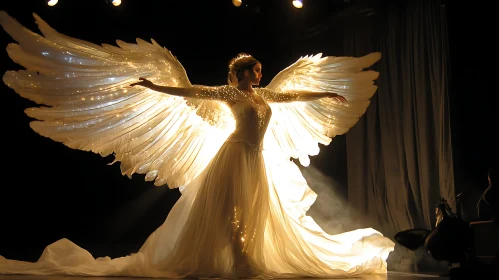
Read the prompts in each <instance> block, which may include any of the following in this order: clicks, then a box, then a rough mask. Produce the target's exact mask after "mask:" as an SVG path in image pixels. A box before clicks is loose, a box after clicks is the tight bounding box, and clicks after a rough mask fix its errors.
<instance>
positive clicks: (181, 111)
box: [0, 11, 234, 188]
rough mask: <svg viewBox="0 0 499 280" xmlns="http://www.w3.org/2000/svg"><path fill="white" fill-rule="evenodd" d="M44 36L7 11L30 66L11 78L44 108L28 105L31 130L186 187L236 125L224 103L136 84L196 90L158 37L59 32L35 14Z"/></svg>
mask: <svg viewBox="0 0 499 280" xmlns="http://www.w3.org/2000/svg"><path fill="white" fill-rule="evenodd" d="M34 17H35V20H36V23H37V25H38V27H39V29H40V31H41V33H42V35H43V36H41V35H39V34H36V33H34V32H32V31H30V30H28V29H26V28H25V27H23V26H22V25H21V24H19V23H18V22H17V21H16V20H15V19H13V18H11V17H10V16H9V15H8V14H7V13H5V12H4V11H0V24H1V25H2V27H3V28H4V30H5V31H6V32H7V33H8V34H9V35H11V37H12V38H13V39H14V40H15V41H16V42H17V43H10V44H9V45H8V46H7V53H8V54H9V57H10V58H11V59H12V60H13V61H14V62H16V63H18V64H19V65H21V66H23V67H24V68H26V69H25V70H19V71H7V72H6V73H5V74H4V76H3V81H4V82H5V84H7V85H8V86H9V87H11V88H12V89H14V90H15V92H16V93H18V94H19V95H21V96H22V97H24V98H27V99H30V100H32V101H34V102H36V103H37V104H40V106H39V107H33V108H28V109H26V111H25V112H26V114H27V115H28V116H30V117H32V118H34V119H36V120H35V121H32V122H31V123H30V126H31V128H32V129H33V130H34V131H36V132H37V133H39V134H40V135H42V136H45V137H48V138H51V139H53V140H55V141H58V142H62V143H64V144H65V145H67V146H68V147H71V148H74V149H79V150H84V151H91V152H94V153H97V154H100V155H102V156H107V155H111V154H113V155H114V156H115V161H114V162H118V161H119V162H120V167H121V171H122V173H123V174H124V175H127V176H132V174H134V173H139V174H145V179H146V180H148V181H154V184H155V185H158V186H159V185H164V184H167V185H168V186H169V187H170V188H175V187H180V186H185V185H186V184H188V183H189V182H190V181H191V180H192V179H193V178H195V177H196V176H197V175H198V174H199V173H200V172H201V171H202V170H203V169H204V167H205V166H206V165H207V164H208V162H209V161H210V160H211V158H212V157H213V156H214V154H215V153H216V151H217V150H218V148H219V147H220V146H221V145H222V143H223V141H224V140H225V139H226V138H227V136H228V135H229V134H230V132H231V129H233V125H234V123H233V120H232V116H231V113H230V111H228V109H227V107H226V106H223V105H224V104H222V103H221V102H219V101H208V102H204V101H199V100H193V99H190V98H182V97H176V96H171V95H167V94H162V93H158V92H154V91H151V90H149V89H146V88H143V87H129V85H130V84H131V83H133V82H136V81H137V80H138V78H139V77H147V78H149V79H150V80H152V81H154V82H156V83H157V84H161V85H165V86H175V87H191V86H192V84H191V83H190V81H189V79H188V77H187V74H186V72H185V69H184V68H183V66H182V65H181V64H180V62H179V61H178V60H177V58H176V57H175V56H173V54H172V53H171V52H170V51H169V50H168V49H166V48H164V47H161V46H160V45H159V44H158V43H157V42H156V41H155V40H153V39H152V40H151V42H147V41H144V40H142V39H136V43H127V42H124V41H121V40H117V41H116V45H117V46H113V45H109V44H102V45H97V44H93V43H91V42H87V41H84V40H80V39H77V38H72V37H69V36H66V35H64V34H60V33H58V32H57V31H56V30H54V29H53V28H51V27H50V26H49V25H48V24H47V23H46V22H45V21H43V20H42V19H41V18H40V17H39V16H37V15H36V14H34Z"/></svg>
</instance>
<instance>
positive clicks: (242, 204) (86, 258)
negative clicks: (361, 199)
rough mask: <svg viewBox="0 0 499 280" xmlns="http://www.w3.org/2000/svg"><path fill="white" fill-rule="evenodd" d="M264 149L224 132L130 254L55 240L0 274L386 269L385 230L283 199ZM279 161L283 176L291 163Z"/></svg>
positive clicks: (7, 263)
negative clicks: (331, 228) (346, 222)
mask: <svg viewBox="0 0 499 280" xmlns="http://www.w3.org/2000/svg"><path fill="white" fill-rule="evenodd" d="M263 152H264V151H262V149H261V148H259V147H256V146H255V145H252V144H250V143H247V142H245V141H233V140H232V141H231V140H228V141H226V142H225V143H224V144H223V145H222V147H221V148H220V150H219V151H218V153H217V154H216V155H215V157H214V158H213V159H212V160H211V162H210V163H209V164H208V166H207V168H206V169H205V170H204V171H203V172H202V173H201V174H200V175H199V176H198V177H197V178H196V179H194V180H193V181H192V182H191V183H190V184H189V185H188V186H186V187H185V188H184V189H183V191H182V195H181V197H180V198H179V200H178V201H177V202H176V204H175V205H174V207H173V208H172V209H171V211H170V213H169V214H168V216H167V218H166V220H165V222H164V223H163V224H162V225H161V226H160V227H159V228H157V229H156V230H155V231H154V232H153V233H152V234H151V235H150V236H149V237H148V238H147V240H146V241H145V243H144V244H143V245H142V247H141V249H140V250H139V251H138V252H137V253H134V254H131V255H128V256H124V257H119V258H114V259H111V258H109V257H102V258H97V259H96V258H94V257H93V256H92V255H91V254H90V252H88V251H87V250H85V249H83V248H81V247H79V246H78V245H76V244H74V243H73V242H71V241H70V240H68V239H60V240H58V241H56V242H54V243H53V244H50V245H49V246H47V247H46V248H45V250H44V251H43V253H42V255H41V257H40V258H39V260H38V261H37V262H34V263H32V262H25V261H17V260H9V259H5V258H3V257H0V273H2V274H5V273H7V274H36V275H53V274H62V275H85V276H141V277H166V278H180V277H182V278H183V277H187V278H195V277H203V278H206V277H213V278H241V277H244V278H246V277H261V278H296V277H321V278H323V277H335V276H338V277H348V276H355V275H360V274H378V273H381V274H382V273H386V261H385V260H386V258H387V257H388V254H389V253H390V252H391V251H393V249H394V243H393V242H392V241H391V240H390V239H388V238H386V237H384V236H383V235H382V234H381V233H380V232H378V231H376V230H374V229H372V228H364V229H357V230H353V231H349V232H345V233H341V234H335V235H330V234H327V233H326V232H324V231H323V230H322V229H321V228H320V226H319V225H317V224H316V223H315V222H314V221H313V219H312V218H311V217H308V216H306V215H299V214H297V213H299V212H302V213H303V212H304V211H303V209H298V208H300V207H301V208H304V207H305V208H306V206H303V205H298V206H297V205H294V204H293V203H290V202H289V200H288V199H287V198H286V192H287V191H291V190H292V189H293V186H292V182H282V183H281V184H278V183H276V180H275V178H277V177H278V176H276V175H275V174H274V175H272V176H270V177H269V173H272V172H276V170H273V169H271V168H268V169H267V168H266V164H265V162H264V154H263ZM282 164H283V166H286V165H285V164H286V163H282ZM274 165H275V164H274ZM287 166H288V167H289V166H291V165H287ZM285 169H287V170H286V173H288V174H287V175H290V173H289V172H292V171H294V170H292V169H290V168H285ZM295 171H296V172H298V173H299V170H298V169H296V170H295ZM295 175H296V174H295ZM285 177H292V176H285ZM273 178H274V179H273ZM299 178H302V177H301V173H300V176H299ZM302 180H304V179H302ZM298 181H299V180H298ZM286 183H289V189H287V187H288V186H287V185H286ZM295 184H296V183H295ZM303 184H306V182H305V183H303ZM311 203H313V202H310V201H309V202H308V204H311ZM305 210H306V209H305Z"/></svg>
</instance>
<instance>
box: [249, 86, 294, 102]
mask: <svg viewBox="0 0 499 280" xmlns="http://www.w3.org/2000/svg"><path fill="white" fill-rule="evenodd" d="M256 90H257V93H258V94H259V95H260V96H262V97H263V98H264V99H265V100H266V101H267V102H292V101H300V100H301V99H300V94H299V93H297V92H280V91H275V90H271V89H267V88H258V89H256Z"/></svg>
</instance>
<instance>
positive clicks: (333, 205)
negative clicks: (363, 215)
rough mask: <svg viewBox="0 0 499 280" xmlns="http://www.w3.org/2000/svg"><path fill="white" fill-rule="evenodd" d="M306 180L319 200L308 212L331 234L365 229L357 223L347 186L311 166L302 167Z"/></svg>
mask: <svg viewBox="0 0 499 280" xmlns="http://www.w3.org/2000/svg"><path fill="white" fill-rule="evenodd" d="M300 168H301V171H302V174H303V177H304V178H305V180H307V183H308V185H309V186H310V188H311V189H312V190H313V191H314V192H315V193H317V195H318V196H317V200H316V201H315V203H314V204H313V205H312V207H311V208H310V210H309V211H308V212H307V215H308V216H311V217H312V218H313V219H314V220H315V221H316V222H317V224H319V225H320V226H321V227H322V229H323V230H324V231H325V232H327V233H329V234H338V233H342V232H346V231H351V230H354V229H358V228H365V225H362V224H361V223H360V221H356V219H355V212H354V210H353V209H352V208H351V207H350V206H349V203H348V201H347V186H345V185H344V184H342V183H340V182H339V180H335V179H334V178H332V177H330V176H327V175H325V174H324V173H322V172H321V171H319V170H318V169H317V168H316V167H314V166H312V165H310V166H308V167H306V168H304V167H301V166H300Z"/></svg>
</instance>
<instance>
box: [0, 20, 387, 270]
mask: <svg viewBox="0 0 499 280" xmlns="http://www.w3.org/2000/svg"><path fill="white" fill-rule="evenodd" d="M35 17H36V16H35ZM36 18H37V23H38V24H39V26H40V29H41V30H42V32H43V33H44V35H45V38H43V37H40V36H38V35H37V34H34V33H30V32H29V31H27V30H25V29H24V28H22V26H20V25H19V24H18V23H17V22H15V21H14V20H13V19H12V18H10V17H9V16H8V15H6V14H5V13H4V14H1V13H0V23H1V24H2V26H3V27H4V29H5V30H6V31H7V32H8V33H9V34H10V35H11V36H12V37H13V38H14V39H16V40H17V41H18V42H19V43H20V45H21V46H23V48H16V47H15V46H14V47H12V48H11V49H8V51H9V55H10V56H11V57H12V58H13V59H15V60H16V62H18V63H19V64H21V65H23V66H25V67H26V68H27V69H28V70H31V71H38V72H39V73H37V75H32V74H29V75H25V74H24V72H9V73H7V74H6V75H5V76H4V81H5V82H6V83H7V84H8V85H9V86H10V87H12V88H13V89H14V90H15V91H16V92H18V93H19V94H21V95H23V96H25V97H27V98H30V99H32V100H35V101H39V102H40V103H46V104H49V105H51V106H54V108H48V109H47V108H36V109H34V110H33V111H31V112H33V114H32V116H34V117H36V118H37V119H39V120H41V121H40V122H36V123H34V124H32V128H33V129H34V130H35V131H37V132H38V133H40V134H41V135H44V136H47V137H50V138H52V139H54V140H56V141H61V142H64V143H65V144H66V145H68V146H70V147H74V148H79V149H83V150H91V151H94V152H99V153H101V154H105V152H106V151H107V152H108V151H109V150H110V149H112V150H113V151H114V152H116V158H117V160H119V161H122V164H123V165H122V170H124V173H127V172H132V173H133V172H134V171H136V170H138V171H139V172H141V173H146V174H147V175H146V179H147V178H149V179H150V178H168V176H169V175H172V174H179V177H182V176H184V177H182V178H181V179H174V181H169V182H168V185H169V186H170V187H172V186H178V187H182V189H181V190H182V196H181V197H180V199H179V200H178V202H177V203H176V204H175V206H174V207H173V208H172V210H171V211H170V213H169V214H168V217H167V219H166V221H165V222H164V224H163V225H162V226H160V227H159V228H158V229H157V230H156V231H155V232H153V233H152V234H151V235H150V236H149V237H148V239H147V240H146V242H145V243H144V245H143V246H142V247H141V249H140V250H139V252H137V253H136V254H132V255H130V256H126V257H122V258H116V259H109V258H99V259H94V258H93V257H92V256H91V254H90V253H89V252H87V251H86V250H84V249H82V248H80V247H78V246H77V245H75V244H73V243H72V242H70V241H69V240H67V239H61V240H59V241H57V242H55V243H53V244H51V245H49V246H48V247H47V248H46V249H45V251H44V253H43V254H42V256H41V257H40V259H39V260H38V261H37V262H36V263H26V262H20V261H15V260H6V259H0V273H22V274H70V275H94V276H103V275H108V276H119V275H124V276H150V277H171V278H181V277H222V278H242V277H264V278H273V277H279V278H282V277H293V278H296V277H331V276H355V275H359V274H362V273H384V272H386V263H385V260H386V258H387V257H388V254H389V252H391V251H392V250H393V247H394V243H393V242H392V241H391V240H389V239H388V238H385V237H383V236H382V235H381V234H380V233H379V232H377V231H375V230H373V229H359V230H355V231H352V232H346V233H343V234H338V235H328V234H327V233H325V232H324V231H323V230H322V229H321V228H320V227H319V226H318V225H317V224H316V223H315V222H314V221H313V219H311V218H310V217H308V216H306V215H305V212H306V210H308V207H310V205H311V204H312V203H313V200H314V199H315V193H313V192H312V191H311V190H310V189H309V187H308V186H307V185H306V182H305V180H304V179H303V177H301V174H300V172H299V170H298V169H297V168H296V166H295V165H294V164H293V163H292V162H290V161H289V157H290V156H289V154H286V153H285V152H284V150H282V151H281V150H279V149H278V148H279V147H282V146H283V145H282V142H279V141H282V140H280V138H281V137H279V136H276V135H278V134H279V133H283V134H282V135H285V137H283V138H286V137H289V138H293V135H292V134H289V133H288V134H286V133H287V132H286V131H284V132H283V131H282V130H279V129H282V127H283V126H284V127H285V126H286V122H285V121H286V119H285V118H282V117H281V118H279V117H278V118H276V117H275V116H272V111H271V105H273V104H289V105H285V106H287V107H284V106H282V107H273V108H277V109H279V110H278V111H277V112H275V114H276V115H277V114H283V112H284V114H285V115H286V116H288V117H289V116H296V117H300V118H302V119H305V121H304V122H305V123H307V124H308V125H309V126H310V127H308V130H309V131H314V129H316V128H317V127H318V125H319V124H321V125H322V127H323V129H324V130H322V128H321V129H319V130H318V132H320V133H318V134H319V136H317V137H325V136H322V135H332V134H333V133H338V131H340V132H342V131H343V132H344V131H346V130H348V128H349V127H351V125H353V124H354V123H355V122H356V120H357V119H358V116H359V114H362V113H363V110H365V107H366V106H367V104H368V99H369V98H370V97H371V96H372V94H373V93H374V91H375V87H373V86H372V81H373V79H375V78H376V77H377V73H374V72H367V71H362V69H363V68H366V67H368V66H370V65H371V64H373V63H374V62H376V61H377V60H378V59H379V54H376V53H375V54H370V55H368V56H366V57H363V58H359V59H357V58H345V57H339V58H324V59H322V58H320V57H317V56H314V57H307V58H305V59H303V60H299V61H298V62H297V63H296V64H295V65H294V66H293V67H295V69H297V68H300V69H301V70H302V71H301V73H305V74H304V76H299V75H298V74H292V75H291V74H286V73H285V72H283V73H282V74H279V75H278V76H276V78H274V80H273V82H271V85H273V86H274V88H273V87H271V86H270V85H269V86H267V87H266V88H255V87H254V86H257V85H259V82H260V79H261V77H262V65H261V63H260V62H258V61H257V60H256V59H254V58H253V57H252V56H250V55H247V54H240V55H238V56H237V57H235V58H234V59H233V60H231V62H230V64H229V78H228V82H229V85H225V86H218V87H208V86H192V85H191V84H190V83H189V82H188V79H187V77H186V76H185V73H183V68H182V67H181V66H180V64H179V63H178V62H177V61H176V60H175V59H173V57H172V56H171V54H169V52H164V50H163V49H161V48H159V49H158V48H156V46H155V45H154V43H155V42H153V44H152V45H151V44H148V43H145V42H143V41H139V42H138V45H131V44H126V43H123V42H121V43H120V42H118V44H120V47H121V49H119V48H116V47H111V46H104V47H102V48H101V47H99V46H95V45H91V44H89V43H86V42H83V41H81V40H73V39H72V38H69V37H66V36H64V35H61V34H58V33H57V32H56V31H55V30H53V29H51V28H50V27H49V26H48V25H46V23H44V22H43V21H42V20H41V19H40V18H38V17H36ZM69 50H70V51H69ZM126 51H130V52H129V53H128V52H126ZM58 54H61V55H58ZM68 54H69V55H70V56H71V57H70V58H71V59H68V57H67V56H68ZM151 54H152V55H151ZM154 55H161V58H162V59H163V60H162V61H161V64H160V65H158V67H157V69H162V70H161V71H165V72H166V73H163V75H164V76H163V78H161V77H157V76H154V75H153V74H150V73H151V72H152V71H151V70H152V68H153V67H154V63H157V61H156V60H151V59H150V57H152V56H154ZM28 58H29V59H28ZM34 58H37V59H34ZM72 61H77V67H75V65H74V64H73V62H72ZM144 61H145V63H144ZM165 61H166V63H167V64H168V66H169V67H165V65H164V64H163V63H165ZM130 65H131V66H130ZM332 66H334V67H335V68H333V67H332ZM293 67H291V68H288V69H291V70H293ZM307 67H309V68H307ZM103 68H104V70H102V69H103ZM164 69H166V70H164ZM304 69H305V70H306V69H308V70H307V71H303V70H304ZM324 69H326V70H324ZM331 69H336V70H331ZM159 71H160V70H158V72H159ZM314 71H316V72H317V73H315V72H314ZM153 72H154V71H153ZM291 72H293V71H291ZM330 72H331V73H332V74H330ZM155 73H156V72H155ZM293 73H297V72H293ZM314 73H315V74H314ZM139 75H140V76H139ZM146 75H149V76H148V77H150V78H151V80H152V79H155V80H158V81H159V82H160V84H161V85H159V84H158V83H153V82H151V80H149V79H146V78H143V76H146ZM314 75H317V77H320V78H322V83H319V82H315V84H316V86H315V87H314V86H308V88H310V89H311V90H307V86H306V83H305V82H302V83H299V84H297V85H299V86H300V87H301V88H297V87H295V88H292V89H291V90H284V89H285V88H286V86H287V87H289V85H290V84H291V83H292V81H294V82H295V83H296V81H299V80H300V79H305V80H307V81H308V82H310V81H311V80H312V79H313V78H314V77H315V76H314ZM331 75H332V76H333V77H335V78H334V79H332V78H331ZM137 76H138V77H141V78H140V79H139V80H140V81H139V82H137V78H136V77H137ZM37 79H40V80H37ZM328 79H329V80H328ZM47 80H50V82H48V83H44V82H46V81H47ZM80 82H82V83H83V82H84V83H85V87H81V88H79V89H78V90H75V86H77V85H78V83H80ZM276 84H277V85H279V86H276ZM33 85H34V86H33ZM317 85H320V86H317ZM276 88H277V89H279V90H276ZM319 88H325V89H328V90H327V91H320V90H318V89H319ZM303 89H305V90H303ZM334 91H338V92H342V91H343V92H345V93H346V94H348V95H349V96H351V101H348V102H349V103H348V102H347V101H346V99H345V98H344V97H343V96H342V95H339V94H338V93H335V92H334ZM158 92H161V93H162V94H161V95H158V94H157V93H158ZM61 96H63V97H61ZM177 96H180V97H182V98H181V99H178V98H177ZM331 98H334V99H336V100H337V101H332V100H331ZM68 100H69V101H68ZM151 100H152V101H151ZM296 101H300V102H296ZM148 102H149V103H148ZM210 102H211V103H210ZM309 102H310V103H309ZM314 102H316V103H314ZM187 103H188V104H189V107H187V105H186V104H187ZM341 103H348V104H346V105H344V106H343V105H341ZM156 104H161V106H162V107H154V106H156ZM164 104H168V105H169V106H163V105H164ZM182 106H184V107H182ZM224 106H225V107H224ZM293 106H297V107H293ZM308 106H309V107H308ZM189 108H191V109H192V108H194V109H192V110H191V111H188V110H189ZM226 109H228V110H229V111H226ZM312 109H313V110H312ZM117 110H118V111H117ZM137 112H138V113H137ZM227 112H229V113H230V115H231V117H230V118H231V119H233V120H235V125H234V127H232V128H230V121H227V120H228V118H229V117H228V116H229V115H226V114H227ZM319 112H320V113H322V114H323V115H325V116H326V117H324V116H323V115H320V114H318V113H319ZM332 112H335V113H332ZM293 114H296V115H293ZM328 114H330V115H328ZM96 115H98V116H99V118H97V119H95V116H96ZM145 115H147V116H152V115H153V116H155V117H154V118H153V117H148V118H145V117H144V116H145ZM281 116H282V115H281ZM314 116H315V118H316V119H313V117H314ZM117 118H118V120H117V121H116V119H117ZM178 118H180V119H181V121H177V119H178ZM172 119H175V121H173V120H172ZM298 119H299V118H298ZM298 119H297V121H296V122H294V123H292V127H291V128H290V127H287V128H286V127H285V128H286V129H291V130H292V129H296V130H299V127H300V123H299V120H298ZM205 120H209V123H210V125H209V126H208V125H207V123H208V122H206V121H205ZM271 120H278V121H276V122H273V123H272V124H271V125H272V127H271V129H272V133H271V134H269V133H267V134H266V131H267V129H268V128H269V126H270V125H269V124H270V122H271ZM313 120H315V121H316V122H315V123H316V125H315V126H314V127H313V126H311V125H310V124H311V123H313V122H312V121H313ZM319 120H323V121H319ZM192 122H194V123H192ZM185 123H187V125H184V124H185ZM227 123H228V124H227ZM160 124H164V126H161V125H160ZM176 126H179V127H181V128H180V129H177V130H174V132H175V133H173V132H171V131H172V129H173V128H172V127H176ZM221 126H224V127H229V129H225V130H222V129H219V127H221ZM295 126H296V127H295ZM54 127H55V129H54ZM157 127H160V128H161V129H156V128H157ZM166 127H168V129H166ZM193 127H194V128H193ZM216 129H218V130H216ZM103 130H104V131H106V132H105V133H103V132H102V131H103ZM186 131H190V132H188V133H186ZM208 132H211V134H217V133H213V132H220V133H228V132H230V133H228V134H227V135H222V136H221V137H220V139H223V141H222V142H220V145H218V144H217V143H219V142H217V143H215V144H214V146H213V147H216V148H213V147H212V146H209V147H208V148H206V147H207V146H204V145H205V144H206V143H207V142H209V141H212V140H213V138H209V137H215V135H211V134H210V135H207V134H209V133H208ZM99 133H100V134H99ZM301 133H303V132H301ZM308 133H310V132H308ZM264 136H265V137H264ZM301 136H306V135H301ZM120 137H122V138H120ZM123 137H124V138H123ZM203 137H204V138H203ZM276 137H277V138H279V139H277V138H276ZM193 138H194V139H202V140H203V141H202V142H203V143H202V144H203V145H201V146H199V147H203V148H202V149H201V148H196V147H198V146H196V145H194V144H193V143H194V142H189V141H191V139H193ZM110 139H111V140H110ZM115 139H118V140H115ZM151 139H161V140H160V141H159V140H158V141H156V140H151ZM294 139H297V138H294ZM305 140H306V138H303V139H302V141H303V142H302V143H304V144H305V143H306V141H305ZM115 141H117V142H115ZM124 141H129V142H126V144H124ZM134 141H139V142H134ZM213 141H214V140H213ZM268 141H270V142H268ZM272 141H274V142H272ZM324 141H325V142H326V143H327V141H326V140H324ZM116 143H119V144H120V145H121V146H120V147H118V148H116V146H115V145H117V144H116ZM186 143H188V144H186ZM210 143H211V142H210ZM264 143H265V145H264ZM275 143H278V144H276V146H273V145H274V144H275ZM279 143H281V144H279ZM288 144H289V146H291V144H293V143H291V142H289V143H288ZM89 147H90V148H89ZM152 147H154V148H152ZM170 147H173V148H172V149H169V148H170ZM193 147H194V148H193ZM300 148H301V146H299V145H298V147H295V148H294V149H291V148H289V150H293V151H300ZM276 149H277V150H279V151H277V150H276ZM171 150H175V151H176V152H175V154H173V152H171ZM179 150H180V152H177V151H179ZM206 150H208V152H209V151H214V153H213V154H212V155H207V154H203V153H207V152H206ZM305 152H306V153H307V154H313V153H314V151H313V150H311V149H308V150H306V151H305ZM120 153H121V154H120ZM153 154H154V155H157V157H156V156H153ZM186 154H189V155H191V154H194V156H189V157H188V160H185V159H184V158H182V157H181V156H185V155H186ZM162 155H167V156H166V157H161V156H162ZM294 155H295V156H296V157H300V160H303V153H301V154H300V153H295V154H294ZM202 156H204V158H208V159H209V161H207V162H206V164H203V162H199V158H201V157H202ZM151 158H153V160H150V159H151ZM169 160H170V161H169ZM137 162H138V163H137ZM165 162H166V163H165ZM180 162H182V164H181V163H180ZM186 162H188V163H186ZM158 166H159V167H158ZM165 166H166V167H168V168H165ZM185 166H187V167H188V168H187V169H185V168H184V167H185ZM278 169H281V170H278ZM130 170H132V171H130ZM178 170H181V171H182V172H183V171H184V170H186V172H191V173H186V174H187V175H186V174H181V173H179V172H177V171H178ZM192 170H200V171H199V172H193V171H192ZM278 171H284V172H285V173H283V174H284V176H283V175H282V174H279V172H278ZM165 172H166V173H168V174H167V175H165V174H164V173H165ZM175 172H177V173H175ZM192 172H193V173H192ZM130 174H131V173H130ZM175 180H179V181H178V182H180V183H178V182H177V181H175ZM156 182H159V184H161V183H162V182H163V181H161V180H157V181H156ZM170 182H172V183H171V184H170ZM184 183H185V184H184ZM295 189H300V191H301V192H300V193H299V194H300V195H301V197H300V198H298V199H296V197H292V194H290V193H291V192H292V191H293V190H295Z"/></svg>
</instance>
